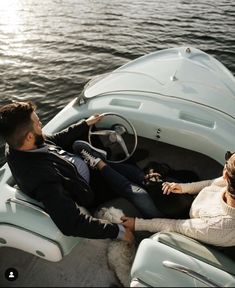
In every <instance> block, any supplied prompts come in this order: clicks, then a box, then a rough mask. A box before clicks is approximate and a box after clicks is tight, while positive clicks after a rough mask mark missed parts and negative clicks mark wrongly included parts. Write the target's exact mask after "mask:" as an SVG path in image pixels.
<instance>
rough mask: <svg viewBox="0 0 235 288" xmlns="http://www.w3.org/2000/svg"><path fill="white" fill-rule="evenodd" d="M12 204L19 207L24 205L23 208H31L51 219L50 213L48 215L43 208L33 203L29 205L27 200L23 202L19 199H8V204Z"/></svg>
mask: <svg viewBox="0 0 235 288" xmlns="http://www.w3.org/2000/svg"><path fill="white" fill-rule="evenodd" d="M11 203H15V204H19V205H22V206H25V207H27V208H31V209H33V210H36V211H38V212H40V213H42V214H44V215H46V216H47V217H50V216H49V214H48V213H46V212H45V211H44V210H43V208H40V207H38V206H36V204H35V205H34V204H32V203H29V202H27V201H25V200H22V199H17V198H8V199H7V200H6V204H11Z"/></svg>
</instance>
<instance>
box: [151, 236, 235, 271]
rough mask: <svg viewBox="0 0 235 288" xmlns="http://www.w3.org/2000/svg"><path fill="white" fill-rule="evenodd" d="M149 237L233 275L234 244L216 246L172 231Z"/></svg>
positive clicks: (234, 262)
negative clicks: (230, 245)
mask: <svg viewBox="0 0 235 288" xmlns="http://www.w3.org/2000/svg"><path fill="white" fill-rule="evenodd" d="M151 238H152V239H155V240H157V241H159V242H160V243H163V244H165V245H167V246H170V247H172V248H175V249H176V250H179V251H181V252H183V253H185V254H187V255H190V256H193V257H194V258H197V259H199V260H201V261H204V262H206V263H208V264H210V265H212V266H215V267H217V268H219V269H221V270H224V271H226V272H228V273H230V274H233V275H235V261H234V260H233V259H234V254H235V246H233V247H228V248H217V247H215V246H210V245H206V244H202V243H201V242H199V241H196V240H194V239H191V238H189V237H186V236H184V235H181V234H178V233H173V232H161V233H156V234H154V235H153V236H151ZM226 254H227V255H226ZM228 255H230V257H229V256H228Z"/></svg>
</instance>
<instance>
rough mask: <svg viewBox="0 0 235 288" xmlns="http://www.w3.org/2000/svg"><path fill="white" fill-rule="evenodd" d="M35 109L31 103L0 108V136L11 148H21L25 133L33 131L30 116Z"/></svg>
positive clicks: (17, 103)
mask: <svg viewBox="0 0 235 288" xmlns="http://www.w3.org/2000/svg"><path fill="white" fill-rule="evenodd" d="M35 109H36V106H35V105H34V104H33V103H32V102H31V101H28V102H13V103H10V104H7V105H4V106H1V107H0V134H1V135H2V136H3V138H4V139H5V141H6V142H7V143H8V144H9V145H10V146H11V147H12V148H15V149H17V148H19V147H21V146H22V145H23V143H24V140H25V137H26V135H27V133H28V132H30V131H32V130H33V121H32V119H31V115H32V113H33V112H34V111H35Z"/></svg>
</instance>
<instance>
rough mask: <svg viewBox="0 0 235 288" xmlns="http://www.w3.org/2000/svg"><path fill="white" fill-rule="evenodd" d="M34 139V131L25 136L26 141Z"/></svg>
mask: <svg viewBox="0 0 235 288" xmlns="http://www.w3.org/2000/svg"><path fill="white" fill-rule="evenodd" d="M33 139H34V135H33V133H32V132H28V133H27V135H26V137H25V141H27V142H32V140H33Z"/></svg>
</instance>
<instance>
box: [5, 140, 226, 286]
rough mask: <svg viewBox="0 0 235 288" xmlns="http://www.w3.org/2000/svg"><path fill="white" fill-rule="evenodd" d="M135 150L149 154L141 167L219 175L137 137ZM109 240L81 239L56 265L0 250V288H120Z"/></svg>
mask: <svg viewBox="0 0 235 288" xmlns="http://www.w3.org/2000/svg"><path fill="white" fill-rule="evenodd" d="M138 147H139V148H143V149H148V150H149V151H151V153H150V155H149V157H148V158H147V159H144V160H142V161H140V162H138V164H139V165H140V166H141V167H143V166H144V165H145V164H146V163H147V162H148V161H150V160H156V161H158V162H165V163H168V164H170V166H171V167H172V168H175V169H191V170H193V171H195V172H196V173H198V175H199V177H200V179H202V180H203V179H210V178H214V177H218V176H220V175H221V172H222V166H221V165H220V164H219V163H217V162H215V161H214V160H212V159H210V158H208V157H206V156H204V155H202V154H200V153H196V152H192V151H190V150H186V149H182V148H179V147H175V146H172V145H168V144H163V143H161V142H157V141H151V140H146V139H142V138H139V143H138ZM108 242H109V240H90V239H83V240H81V242H80V244H78V245H77V246H76V247H75V248H74V249H73V251H72V253H70V254H69V255H67V256H66V257H64V258H63V259H62V260H61V261H60V262H55V263H54V262H49V261H46V260H43V259H41V258H39V257H36V256H33V255H31V254H28V253H25V252H23V251H20V250H17V249H15V248H8V247H5V248H1V249H0V272H1V273H0V287H16V286H17V287H39V286H40V287H121V286H122V285H121V284H120V282H119V281H118V279H117V278H116V276H115V273H114V272H113V271H112V270H111V269H110V267H109V266H108V263H107V257H106V251H107V245H108ZM10 267H13V268H15V269H17V271H18V273H19V276H18V279H17V280H16V281H11V282H10V281H8V280H6V279H5V276H4V273H5V271H6V269H8V268H10Z"/></svg>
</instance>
